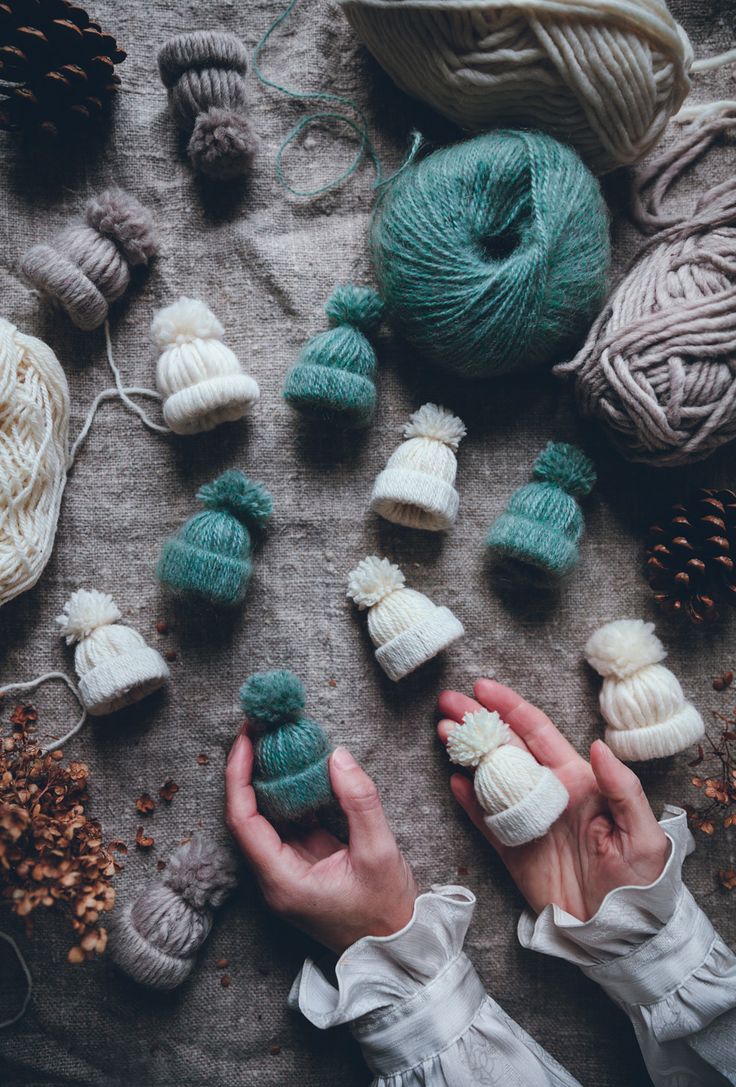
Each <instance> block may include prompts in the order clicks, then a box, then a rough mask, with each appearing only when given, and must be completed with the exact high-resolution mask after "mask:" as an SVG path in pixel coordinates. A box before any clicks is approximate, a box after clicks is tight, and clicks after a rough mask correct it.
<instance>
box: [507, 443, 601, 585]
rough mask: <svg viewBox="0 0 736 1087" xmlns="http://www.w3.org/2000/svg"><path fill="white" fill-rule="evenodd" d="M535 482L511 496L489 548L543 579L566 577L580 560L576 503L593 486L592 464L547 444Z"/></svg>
mask: <svg viewBox="0 0 736 1087" xmlns="http://www.w3.org/2000/svg"><path fill="white" fill-rule="evenodd" d="M532 476H533V479H534V482H533V483H528V484H527V485H526V486H525V487H520V488H519V490H518V491H515V492H514V494H512V496H511V499H510V500H509V504H508V506H507V507H506V510H505V511H504V512H503V513H502V514H501V516H500V517H499V518H497V520H496V521H494V523H493V525H492V526H491V531H490V533H489V536H488V546H489V548H491V550H492V551H494V552H496V553H498V554H500V555H502V556H505V557H506V558H510V559H515V560H516V561H518V562H520V563H523V564H525V565H530V566H534V567H537V568H538V569H541V570H543V571H544V572H546V573H547V574H552V575H557V576H559V575H562V574H566V573H568V572H569V571H570V570H572V568H573V567H574V566H575V564H576V563H577V561H578V541H579V540H580V537H581V536H582V534H583V529H584V527H585V526H584V522H583V514H582V511H581V509H580V506H579V504H578V501H577V499H579V498H583V497H584V496H585V495H587V494H589V493H590V491H591V490H592V488H593V485H594V484H595V481H596V475H595V468H594V467H593V463H592V461H591V460H590V459H589V458H588V457H586V455H585V453H583V452H582V450H580V449H577V448H576V446H574V445H568V444H567V443H566V442H550V443H549V444H548V445H547V447H546V449H543V450H542V452H541V453H540V454H539V456H538V457H537V459H536V461H535V462H534V468H533V470H532Z"/></svg>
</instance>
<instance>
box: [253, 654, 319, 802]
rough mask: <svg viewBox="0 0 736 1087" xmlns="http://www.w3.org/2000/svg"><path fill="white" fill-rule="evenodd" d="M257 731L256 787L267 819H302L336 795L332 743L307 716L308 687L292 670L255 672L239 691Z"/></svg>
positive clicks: (255, 752) (258, 798) (254, 783)
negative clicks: (330, 761)
mask: <svg viewBox="0 0 736 1087" xmlns="http://www.w3.org/2000/svg"><path fill="white" fill-rule="evenodd" d="M240 702H241V705H242V707H243V712H244V713H245V715H246V717H247V718H248V723H249V725H250V726H251V729H252V733H253V748H254V751H253V756H254V758H253V788H254V789H255V793H256V797H257V800H258V808H259V810H260V811H261V812H262V813H263V815H265V816H266V817H267V818H269V819H301V818H302V816H304V815H307V814H309V812H313V811H316V810H317V809H318V808H322V807H324V806H325V805H326V804H329V803H330V802H331V801H332V799H333V796H332V788H331V786H330V772H329V768H328V765H327V762H328V759H329V757H330V752H331V751H332V747H331V745H330V742H329V740H328V739H327V735H326V733H325V731H324V729H323V728H322V726H321V725H318V724H317V722H316V721H311V720H310V719H309V718H308V717H305V716H304V688H303V687H302V684H301V681H300V680H299V679H298V678H297V676H295V675H294V673H293V672H257V673H256V674H255V675H252V676H251V677H250V678H249V679H247V680H246V682H245V683H244V684H243V686H242V687H241V689H240Z"/></svg>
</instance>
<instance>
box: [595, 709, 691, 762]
mask: <svg viewBox="0 0 736 1087" xmlns="http://www.w3.org/2000/svg"><path fill="white" fill-rule="evenodd" d="M704 732H705V726H704V724H703V718H702V717H701V716H700V714H699V713H698V711H697V710H696V709H695V706H693V705H691V704H690V703H689V702H688V703H687V705H686V706H685V707H684V708H683V709H682V710H680V712H679V713H678V714H675V716H674V717H670V719H669V720H668V721H662V722H660V724H658V725H648V726H646V727H644V728H633V729H621V728H607V729H606V733H605V740H606V743H607V744H608V746H609V747H610V749H611V751H613V753H614V755H615V756H616V757H617V758H619V759H623V760H624V762H645V761H646V760H647V759H664V758H667V756H668V755H676V754H677V753H678V751H684V750H685V749H686V748H688V747H690V745H691V744H694V743H697V741H698V740H700V739H701V738H702V736H703V734H704Z"/></svg>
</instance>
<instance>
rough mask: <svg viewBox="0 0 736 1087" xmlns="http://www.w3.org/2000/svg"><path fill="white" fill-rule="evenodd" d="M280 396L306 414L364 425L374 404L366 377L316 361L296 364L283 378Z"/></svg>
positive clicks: (374, 397)
mask: <svg viewBox="0 0 736 1087" xmlns="http://www.w3.org/2000/svg"><path fill="white" fill-rule="evenodd" d="M284 398H285V399H286V401H287V403H289V404H293V405H294V406H295V407H297V408H299V410H300V411H303V412H306V413H307V414H310V415H314V416H318V417H320V416H321V417H324V418H330V419H334V420H340V419H344V420H345V421H349V422H351V423H353V424H354V425H356V426H357V425H365V424H367V423H368V422H369V421H370V419H371V416H372V414H373V410H374V408H375V403H376V387H375V385H374V384H373V382H372V381H371V379H370V378H368V377H365V376H364V375H363V374H356V373H353V372H352V371H351V370H341V369H338V368H337V367H335V366H321V365H319V364H317V363H299V362H297V363H296V365H295V366H294V367H293V369H292V370H291V372H290V373H289V374H288V376H287V378H286V383H285V385H284Z"/></svg>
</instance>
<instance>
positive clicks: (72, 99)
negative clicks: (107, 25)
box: [0, 0, 125, 137]
mask: <svg viewBox="0 0 736 1087" xmlns="http://www.w3.org/2000/svg"><path fill="white" fill-rule="evenodd" d="M124 60H125V53H124V52H123V50H122V49H119V48H118V45H117V42H116V41H115V39H114V38H113V37H112V35H110V34H105V33H104V32H103V30H102V29H101V27H100V26H99V25H98V24H97V23H94V22H92V21H91V20H90V18H89V15H88V14H87V12H86V11H85V10H84V9H83V8H80V7H77V5H76V4H74V3H72V2H71V0H0V128H4V129H13V130H15V129H23V130H25V131H28V132H40V133H42V134H43V135H45V136H52V137H53V136H59V135H64V136H67V135H70V134H72V133H80V132H85V131H87V130H89V129H90V128H92V127H93V126H94V123H95V122H96V121H97V120H98V119H99V118H100V117H101V116H102V114H103V113H104V110H105V106H106V104H107V103H108V102H109V100H110V98H111V97H112V95H113V94H114V93H115V91H116V90H117V87H118V85H119V83H120V77H119V76H118V75H117V74H116V72H115V65H116V64H120V63H121V62H122V61H124Z"/></svg>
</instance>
